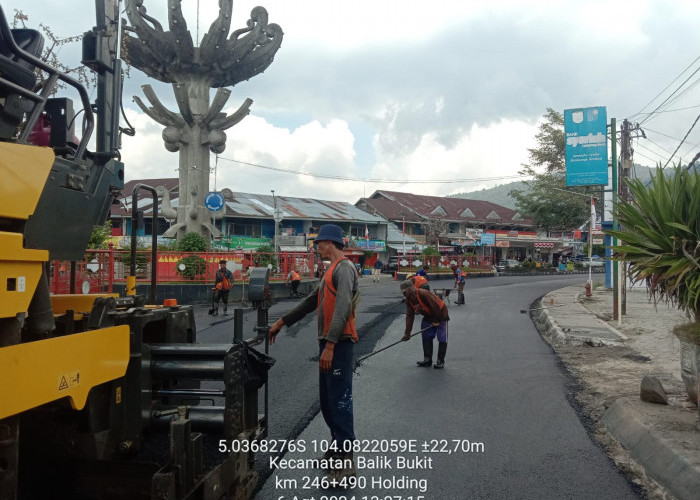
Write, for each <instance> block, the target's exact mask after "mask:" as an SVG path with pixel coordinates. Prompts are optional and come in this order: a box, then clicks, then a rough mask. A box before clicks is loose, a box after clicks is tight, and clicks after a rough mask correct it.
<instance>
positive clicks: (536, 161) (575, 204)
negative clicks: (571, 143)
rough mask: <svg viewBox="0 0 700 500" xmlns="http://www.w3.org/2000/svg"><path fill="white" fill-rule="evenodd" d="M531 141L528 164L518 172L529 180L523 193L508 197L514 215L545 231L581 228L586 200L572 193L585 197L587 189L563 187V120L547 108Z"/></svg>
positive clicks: (587, 205)
mask: <svg viewBox="0 0 700 500" xmlns="http://www.w3.org/2000/svg"><path fill="white" fill-rule="evenodd" d="M535 141H536V143H537V146H536V147H535V148H532V149H528V156H529V159H530V163H529V164H523V165H522V167H523V169H522V170H521V171H520V173H521V174H522V175H527V176H530V177H532V180H528V181H524V183H525V185H526V186H527V189H514V190H512V191H510V193H509V194H510V196H512V197H513V199H514V200H515V209H516V211H517V212H518V213H520V215H522V216H523V217H525V218H528V219H532V221H533V223H534V224H535V225H536V226H537V227H539V228H541V229H543V230H545V231H553V230H568V229H574V228H577V227H579V226H581V225H582V224H584V223H585V222H586V221H587V220H588V219H589V217H590V200H588V199H586V197H585V196H578V195H576V194H572V193H579V194H587V193H589V192H590V188H585V187H567V186H566V156H565V144H566V141H565V136H564V116H563V115H562V114H561V113H559V112H558V111H555V110H553V109H552V108H547V112H546V113H545V115H544V120H543V122H542V123H541V124H540V127H539V132H538V133H537V135H536V136H535Z"/></svg>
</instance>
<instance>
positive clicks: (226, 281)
mask: <svg viewBox="0 0 700 500" xmlns="http://www.w3.org/2000/svg"><path fill="white" fill-rule="evenodd" d="M232 285H233V273H232V272H231V271H230V270H228V269H227V268H226V261H225V260H220V261H219V269H217V271H216V281H215V283H214V288H212V291H213V293H214V307H213V308H212V309H211V310H210V311H209V313H210V314H211V315H212V316H216V315H218V314H219V301H221V302H223V303H224V314H226V310H227V309H228V296H229V293H230V291H231V286H232Z"/></svg>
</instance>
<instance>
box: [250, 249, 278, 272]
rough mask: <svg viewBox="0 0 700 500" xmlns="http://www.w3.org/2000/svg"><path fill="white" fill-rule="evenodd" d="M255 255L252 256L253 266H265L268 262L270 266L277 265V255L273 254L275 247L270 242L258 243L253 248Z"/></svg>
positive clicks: (274, 266)
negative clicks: (258, 244)
mask: <svg viewBox="0 0 700 500" xmlns="http://www.w3.org/2000/svg"><path fill="white" fill-rule="evenodd" d="M255 252H256V253H257V254H256V255H254V256H253V265H254V266H255V267H267V265H268V264H272V268H273V269H275V268H276V267H277V255H275V249H274V247H273V246H272V245H270V244H265V245H260V246H259V247H258V248H256V249H255Z"/></svg>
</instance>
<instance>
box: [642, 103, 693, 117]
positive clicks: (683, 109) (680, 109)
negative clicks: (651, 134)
mask: <svg viewBox="0 0 700 500" xmlns="http://www.w3.org/2000/svg"><path fill="white" fill-rule="evenodd" d="M693 108H700V104H697V105H695V106H686V107H684V108H676V109H665V110H663V111H659V112H658V113H657V114H659V115H660V114H661V113H675V112H676V111H685V110H688V109H693ZM650 114H651V113H635V114H634V115H632V116H637V115H650Z"/></svg>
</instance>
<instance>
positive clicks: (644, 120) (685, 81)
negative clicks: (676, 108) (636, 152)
mask: <svg viewBox="0 0 700 500" xmlns="http://www.w3.org/2000/svg"><path fill="white" fill-rule="evenodd" d="M699 59H700V58H699ZM696 61H697V59H696ZM698 71H700V67H698V69H696V70H695V71H693V73H692V74H691V75H690V76H689V77H688V78H686V79H685V80H684V81H683V83H681V84H680V85H679V86H678V87H677V88H676V90H674V91H673V92H671V95H669V96H668V97H667V98H666V99H664V100H663V102H662V103H661V104H659V105H658V106H657V107H656V109H655V110H654V111H652V112H651V113H650V114H649V115H647V116H646V118H644V119H643V120H642V121H641V122H640V124H642V123H644V122H646V121H648V120H650V119H651V118H652V116H653V115H654V114H656V112H657V111H659V110H660V109H661V107H662V106H664V105H665V104H666V103H668V104H669V105H670V104H671V102H673V101H671V98H672V97H673V96H674V95H676V93H677V92H678V91H679V90H681V89H682V88H683V86H684V85H685V84H686V83H688V80H690V79H691V78H692V77H694V76H695V75H696V74H697V72H698ZM696 84H697V81H695V82H693V84H692V86H694V85H696ZM692 86H691V88H692ZM684 93H685V92H684ZM681 95H682V94H681ZM677 98H678V97H676V99H677Z"/></svg>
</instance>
